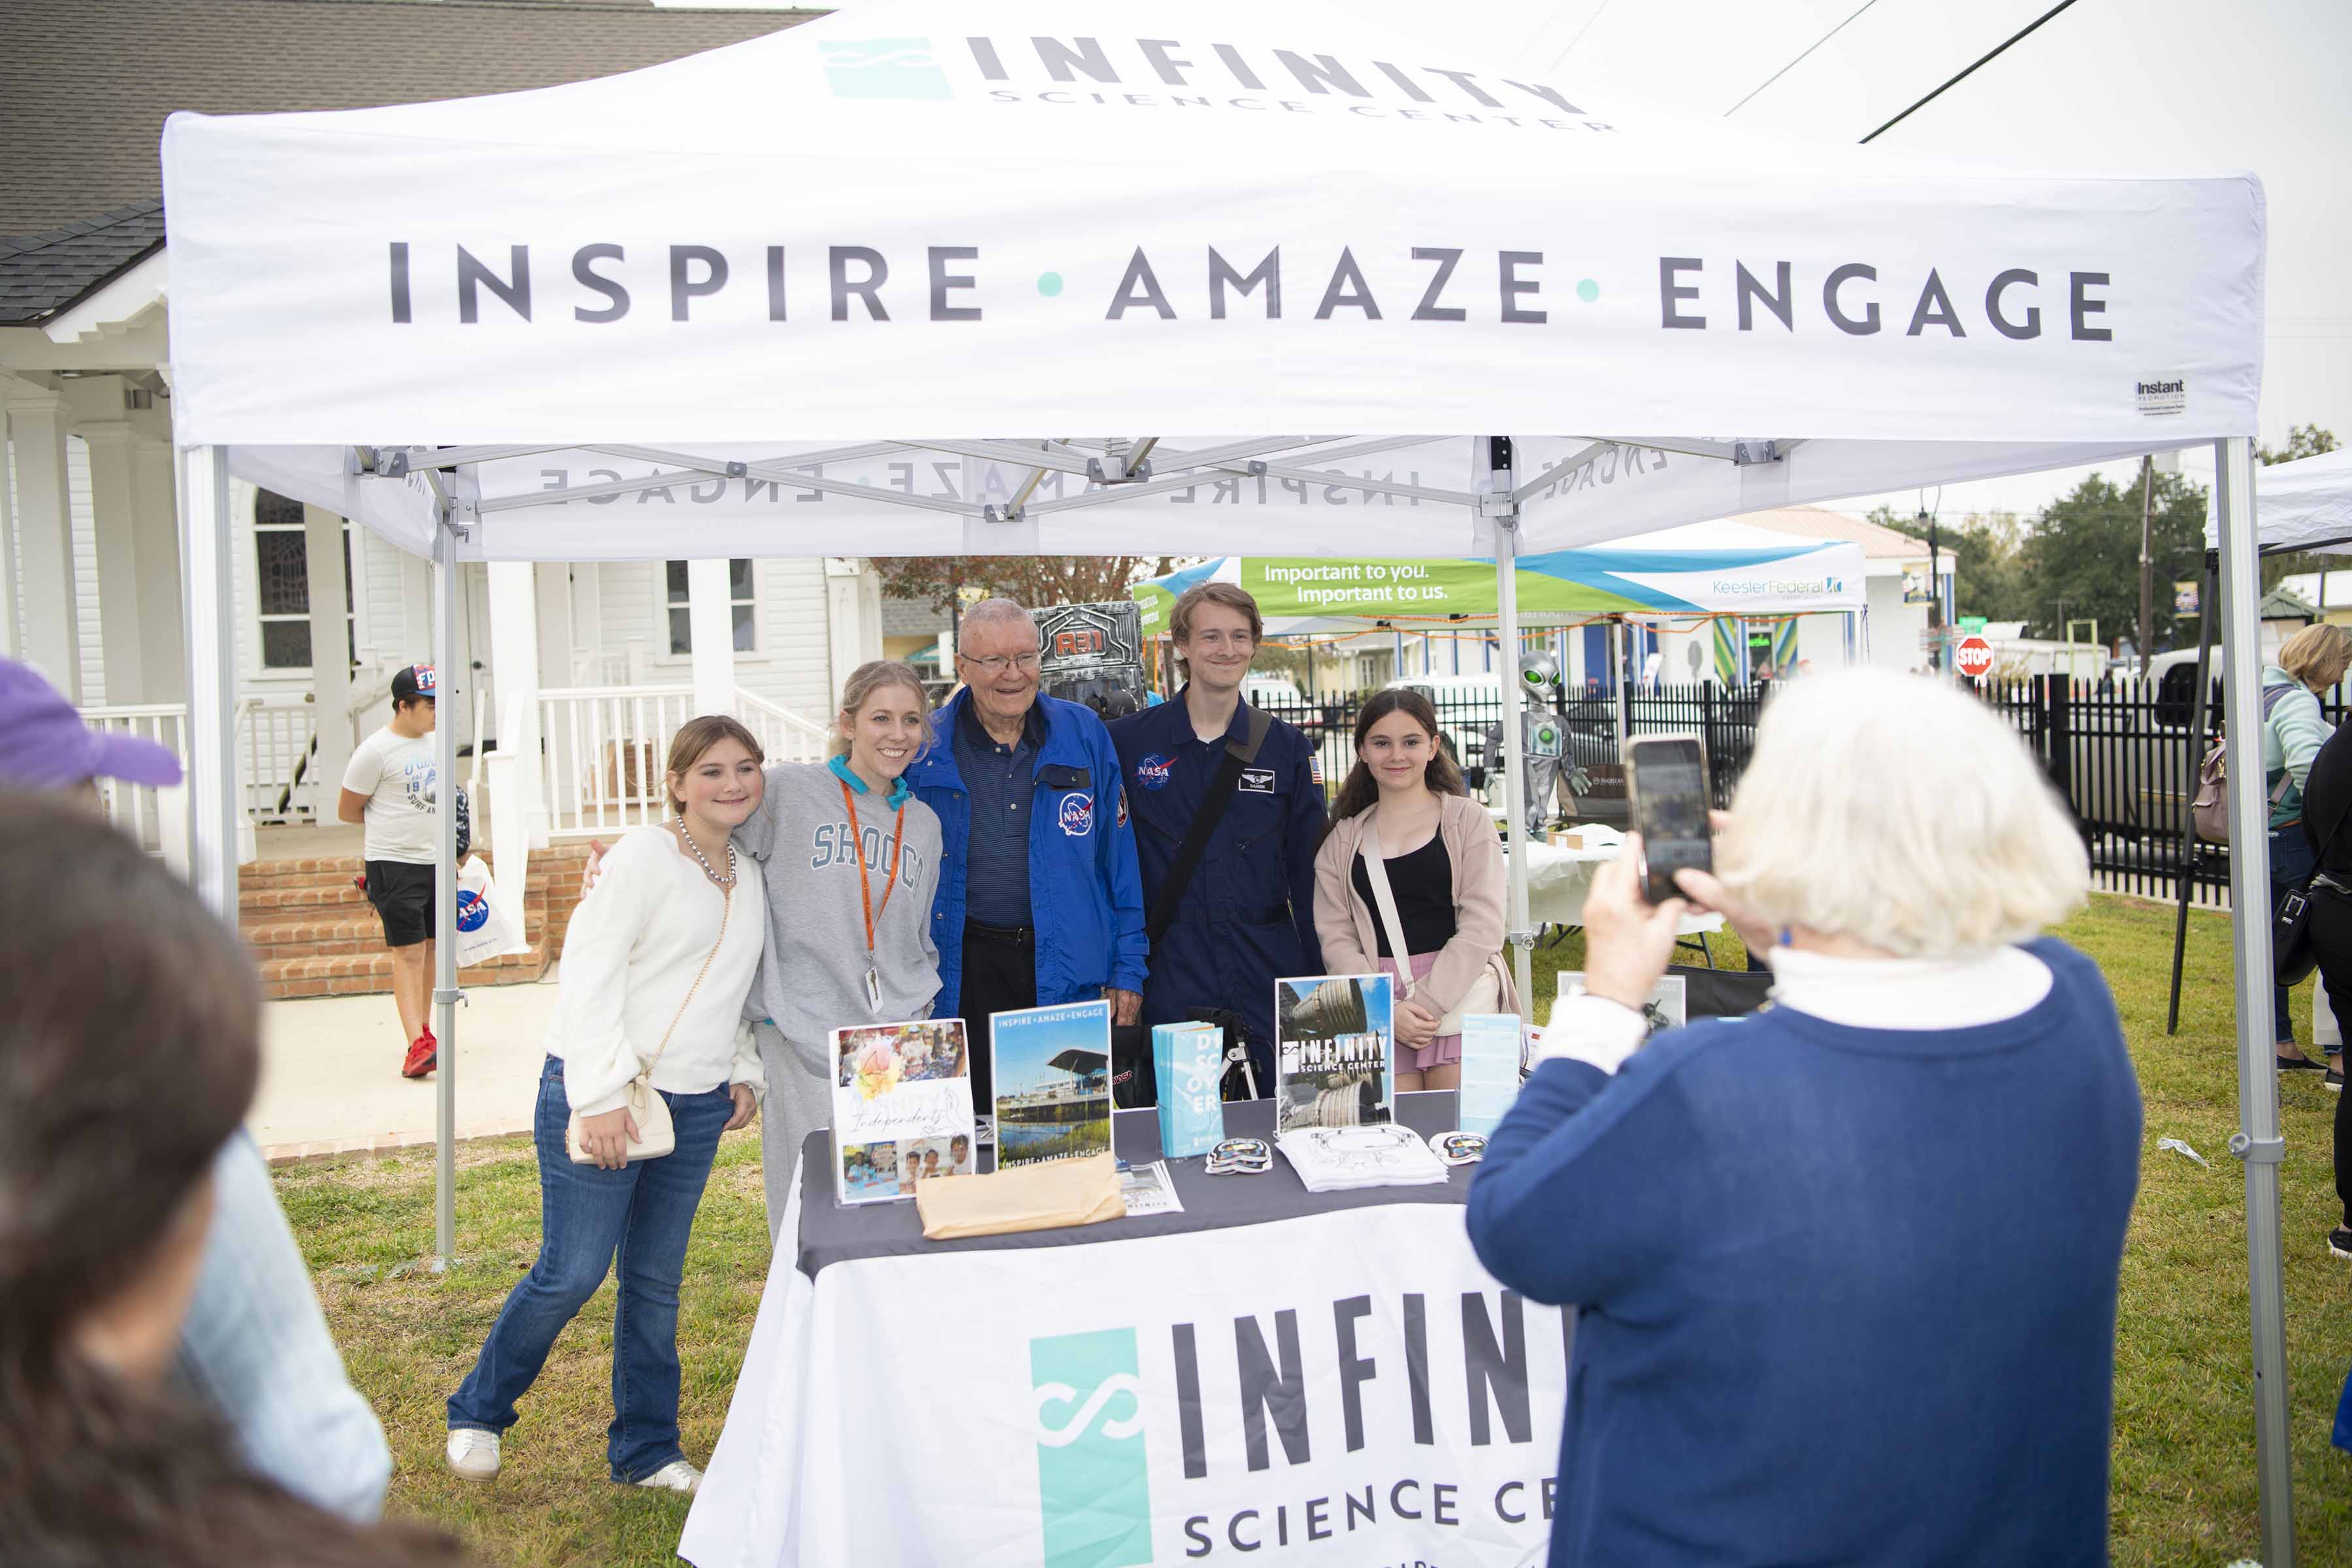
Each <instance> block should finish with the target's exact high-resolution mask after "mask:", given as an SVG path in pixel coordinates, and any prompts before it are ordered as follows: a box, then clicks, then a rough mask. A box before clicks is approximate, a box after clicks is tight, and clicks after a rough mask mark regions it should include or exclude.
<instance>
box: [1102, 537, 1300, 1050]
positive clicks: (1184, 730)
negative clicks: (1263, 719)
mask: <svg viewBox="0 0 2352 1568" xmlns="http://www.w3.org/2000/svg"><path fill="white" fill-rule="evenodd" d="M1169 630H1170V632H1171V635H1172V636H1173V637H1174V640H1175V644H1176V652H1177V656H1178V657H1179V658H1182V659H1183V660H1184V665H1185V673H1186V676H1187V680H1186V684H1185V687H1184V689H1183V690H1182V691H1181V693H1180V694H1179V695H1178V697H1177V699H1176V700H1175V701H1173V702H1168V703H1163V704H1161V705H1160V707H1157V708H1148V709H1146V710H1143V711H1142V712H1140V713H1132V714H1129V715H1128V716H1127V717H1126V718H1124V719H1120V720H1118V721H1116V722H1115V723H1113V724H1112V725H1111V727H1110V735H1111V742H1112V743H1113V744H1114V745H1116V746H1117V747H1118V763H1119V774H1120V777H1121V778H1122V780H1123V781H1124V782H1125V784H1126V785H1127V798H1128V804H1129V810H1130V811H1131V812H1132V813H1133V815H1134V817H1135V850H1136V859H1137V862H1138V864H1139V868H1141V870H1142V873H1143V907H1144V909H1145V910H1146V911H1147V912H1149V911H1150V910H1153V909H1154V908H1155V907H1156V906H1157V903H1158V900H1159V898H1160V889H1161V887H1162V886H1163V885H1164V884H1165V882H1166V881H1167V879H1168V874H1169V870H1170V867H1171V863H1172V862H1173V861H1174V860H1175V858H1176V852H1177V849H1178V847H1179V846H1181V844H1182V843H1183V842H1184V836H1185V833H1186V831H1187V830H1188V829H1189V828H1190V827H1191V826H1192V818H1193V816H1194V815H1195V814H1196V813H1197V812H1198V811H1199V810H1200V808H1201V803H1202V797H1203V795H1206V793H1207V791H1208V787H1209V783H1210V780H1211V779H1212V778H1213V776H1214V775H1215V773H1216V772H1217V766H1218V763H1220V762H1221V761H1222V760H1223V757H1224V754H1225V747H1226V743H1227V742H1229V741H1230V742H1235V743H1240V742H1244V740H1245V739H1246V738H1247V736H1248V733H1249V719H1250V708H1249V705H1248V704H1247V703H1246V702H1244V701H1243V700H1242V681H1243V680H1244V679H1245V678H1246V677H1247V676H1248V674H1249V668H1250V661H1251V660H1252V659H1253V658H1256V656H1257V644H1258V638H1259V637H1260V635H1261V634H1262V633H1263V632H1264V630H1265V622H1264V621H1263V620H1262V619H1261V618H1260V617H1259V616H1258V609H1257V601H1256V600H1255V599H1253V598H1251V597H1250V596H1249V595H1247V594H1246V593H1244V592H1243V591H1242V590H1241V589H1240V588H1237V587H1235V586H1234V585H1233V584H1229V583H1201V584H1194V585H1193V586H1192V587H1191V588H1189V589H1187V590H1185V592H1184V594H1183V595H1182V596H1181V597H1180V598H1179V599H1178V600H1177V601H1176V607H1175V609H1174V610H1173V611H1172V612H1171V614H1170V616H1169ZM1313 759H1314V747H1313V744H1312V743H1311V742H1308V740H1307V737H1306V736H1305V735H1303V734H1301V733H1299V731H1298V730H1297V727H1295V726H1293V725H1290V724H1286V723H1285V722H1283V721H1281V720H1279V719H1276V720H1275V721H1273V723H1272V724H1271V725H1270V726H1269V728H1268V729H1267V731H1266V735H1265V741H1264V742H1262V743H1261V744H1260V746H1259V748H1258V752H1257V755H1256V756H1255V758H1254V759H1252V761H1251V762H1250V763H1249V765H1248V766H1247V767H1245V768H1244V770H1243V772H1242V775H1241V784H1240V786H1239V788H1238V789H1236V790H1235V792H1234V797H1233V799H1232V801H1231V802H1230V803H1229V804H1228V805H1227V806H1226V808H1225V813H1224V816H1223V818H1222V819H1220V820H1219V821H1218V823H1217V827H1216V831H1215V833H1214V834H1213V835H1212V836H1211V837H1210V839H1209V843H1208V848H1207V850H1206V852H1205V853H1204V854H1203V855H1202V857H1201V861H1200V865H1199V867H1198V868H1197V869H1195V871H1194V872H1193V875H1192V880H1191V881H1190V882H1189V883H1188V884H1187V885H1186V887H1185V889H1184V893H1183V900H1182V902H1181V903H1180V904H1179V905H1178V906H1177V910H1176V917H1175V920H1174V921H1173V922H1172V923H1171V924H1170V926H1169V927H1168V930H1167V932H1166V934H1165V935H1164V936H1162V937H1161V938H1160V942H1159V945H1158V946H1157V947H1155V948H1154V949H1153V950H1152V953H1151V967H1150V975H1149V977H1148V978H1147V979H1146V980H1145V982H1144V988H1143V1022H1144V1024H1145V1025H1146V1026H1150V1025H1153V1024H1168V1023H1175V1022H1178V1021H1180V1020H1183V1019H1188V1018H1197V1017H1203V1016H1211V1015H1217V1014H1223V1015H1227V1016H1228V1017H1227V1018H1224V1019H1218V1020H1216V1021H1220V1022H1225V1023H1226V1026H1227V1028H1228V1030H1231V1029H1232V1027H1233V1024H1232V1023H1231V1021H1230V1018H1231V1017H1233V1016H1237V1017H1238V1018H1239V1020H1240V1026H1241V1033H1242V1035H1243V1036H1244V1038H1246V1039H1247V1041H1248V1042H1249V1049H1250V1061H1251V1066H1252V1068H1254V1070H1255V1073H1256V1075H1257V1091H1258V1093H1259V1094H1260V1095H1268V1094H1271V1093H1273V1092H1274V983H1275V981H1276V980H1277V979H1284V978H1288V977H1290V976H1294V975H1307V974H1319V973H1322V970H1323V952H1322V946H1321V944H1320V943H1319V942H1317V941H1316V937H1315V849H1316V846H1317V845H1318V843H1319V842H1320V841H1321V839H1322V836H1323V821H1324V815H1325V813H1324V805H1323V789H1322V786H1321V785H1320V784H1317V783H1316V782H1315V777H1314V763H1313Z"/></svg>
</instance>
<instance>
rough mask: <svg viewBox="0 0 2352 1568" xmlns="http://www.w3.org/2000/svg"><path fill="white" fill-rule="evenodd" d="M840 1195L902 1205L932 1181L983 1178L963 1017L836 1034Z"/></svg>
mask: <svg viewBox="0 0 2352 1568" xmlns="http://www.w3.org/2000/svg"><path fill="white" fill-rule="evenodd" d="M833 1063H834V1076H833V1195H834V1200H835V1202H836V1203H842V1204H877V1203H894V1202H896V1201H898V1200H899V1199H901V1198H911V1197H913V1196H914V1195H915V1183H916V1182H917V1181H918V1180H919V1179H920V1178H921V1177H923V1176H926V1175H933V1176H948V1175H970V1174H971V1173H972V1172H973V1171H975V1170H977V1169H978V1166H977V1164H976V1163H974V1162H975V1158H976V1156H975V1151H976V1150H977V1148H978V1147H979V1141H978V1139H977V1138H976V1137H975V1136H974V1135H973V1128H972V1114H971V1049H970V1047H969V1046H968V1044H967V1042H966V1040H965V1037H964V1027H963V1020H962V1019H961V1018H939V1019H922V1020H917V1021H914V1022H910V1023H905V1024H871V1025H865V1026H859V1027H857V1028H851V1029H835V1031H834V1032H833Z"/></svg>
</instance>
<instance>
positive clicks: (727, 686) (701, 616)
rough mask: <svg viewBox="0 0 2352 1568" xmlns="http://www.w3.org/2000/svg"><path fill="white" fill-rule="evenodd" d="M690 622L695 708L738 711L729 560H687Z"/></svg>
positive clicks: (688, 619)
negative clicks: (728, 586)
mask: <svg viewBox="0 0 2352 1568" xmlns="http://www.w3.org/2000/svg"><path fill="white" fill-rule="evenodd" d="M686 595H687V626H688V634H689V635H690V636H691V637H693V638H694V710H695V712H697V713H698V714H699V713H732V712H734V711H735V617H734V616H733V615H732V614H731V613H730V611H729V609H728V598H729V595H728V592H727V561H726V558H725V557H724V556H721V557H720V558H719V559H718V560H715V561H689V562H688V563H686Z"/></svg>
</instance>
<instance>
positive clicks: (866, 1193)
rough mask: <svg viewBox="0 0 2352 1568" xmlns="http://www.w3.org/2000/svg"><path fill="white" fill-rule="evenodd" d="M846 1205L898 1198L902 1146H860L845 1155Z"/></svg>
mask: <svg viewBox="0 0 2352 1568" xmlns="http://www.w3.org/2000/svg"><path fill="white" fill-rule="evenodd" d="M837 1174H838V1175H839V1176H840V1178H841V1193H842V1200H841V1201H842V1202H844V1203H850V1204H870V1203H877V1202H879V1201H881V1200H883V1199H887V1198H895V1197H897V1196H898V1181H899V1163H898V1145H897V1144H896V1143H857V1144H853V1145H851V1146H850V1147H848V1148H846V1149H844V1150H843V1151H842V1152H841V1168H840V1170H839V1172H838V1173H837Z"/></svg>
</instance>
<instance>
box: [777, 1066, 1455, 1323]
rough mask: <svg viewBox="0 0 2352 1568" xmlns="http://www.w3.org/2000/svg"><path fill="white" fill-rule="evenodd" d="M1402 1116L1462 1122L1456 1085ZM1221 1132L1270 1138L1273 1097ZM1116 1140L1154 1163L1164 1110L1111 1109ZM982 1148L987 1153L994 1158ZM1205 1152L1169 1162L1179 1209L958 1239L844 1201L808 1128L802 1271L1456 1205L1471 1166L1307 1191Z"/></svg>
mask: <svg viewBox="0 0 2352 1568" xmlns="http://www.w3.org/2000/svg"><path fill="white" fill-rule="evenodd" d="M1396 1103H1397V1120H1398V1121H1401V1122H1402V1123H1403V1124H1404V1125H1405V1126H1407V1127H1410V1128H1412V1130H1413V1131H1416V1132H1419V1133H1421V1134H1423V1136H1427V1135H1428V1134H1429V1133H1432V1132H1447V1131H1453V1130H1454V1127H1455V1126H1456V1125H1457V1122H1456V1121H1455V1119H1454V1117H1455V1113H1454V1092H1453V1091H1452V1090H1451V1089H1432V1090H1427V1091H1424V1092H1422V1093H1417V1094H1400V1095H1398V1096H1397V1097H1396ZM1225 1136H1226V1137H1228V1138H1263V1139H1265V1140H1266V1142H1267V1143H1268V1145H1269V1147H1270V1146H1271V1145H1272V1143H1273V1140H1274V1101H1273V1100H1242V1101H1235V1102H1233V1103H1230V1104H1228V1105H1227V1106H1226V1107H1225ZM1111 1147H1112V1151H1113V1152H1115V1153H1117V1154H1118V1157H1119V1158H1120V1159H1122V1160H1125V1161H1126V1162H1127V1163H1129V1164H1130V1165H1148V1164H1150V1163H1152V1162H1153V1161H1155V1160H1158V1159H1159V1158H1160V1113H1159V1112H1158V1111H1156V1110H1120V1111H1114V1112H1113V1113H1112V1115H1111ZM988 1157H989V1156H988V1153H987V1152H985V1151H983V1152H982V1160H983V1161H986V1160H987V1159H988ZM1204 1163H1206V1157H1205V1156H1203V1155H1198V1154H1196V1155H1193V1156H1192V1157H1191V1158H1190V1159H1183V1160H1171V1161H1169V1162H1168V1174H1169V1177H1170V1179H1171V1181H1172V1182H1173V1184H1175V1188H1176V1195H1177V1197H1178V1198H1179V1199H1181V1201H1182V1202H1183V1205H1184V1209H1183V1212H1182V1213H1181V1214H1171V1215H1160V1216H1159V1217H1156V1218H1150V1219H1115V1220H1110V1221H1108V1222H1107V1223H1105V1224H1102V1225H1087V1226H1072V1227H1070V1228H1068V1229H1065V1230H1031V1231H1023V1232H1020V1233H1019V1234H1017V1235H1013V1236H981V1237H969V1238H966V1239H963V1240H960V1241H926V1240H924V1239H923V1224H922V1220H921V1218H920V1216H919V1215H917V1214H916V1212H915V1205H914V1201H913V1200H912V1199H906V1200H902V1201H900V1202H897V1203H879V1204H860V1205H856V1206H853V1207H844V1206H842V1205H838V1204H836V1203H835V1202H834V1197H833V1134H832V1133H831V1132H829V1131H819V1132H812V1133H810V1134H809V1136H808V1142H806V1143H805V1144H803V1146H802V1149H801V1233H800V1268H801V1272H802V1273H803V1274H806V1275H807V1276H809V1278H811V1279H814V1278H816V1275H817V1271H818V1270H819V1269H822V1268H824V1266H825V1265H826V1264H828V1263H843V1262H847V1261H850V1260H852V1259H855V1258H886V1257H889V1256H892V1255H894V1254H917V1253H930V1252H976V1251H983V1250H1006V1249H1012V1248H1018V1247H1080V1246H1085V1245H1087V1243H1090V1242H1097V1241H1117V1240H1122V1239H1125V1238H1127V1237H1145V1236H1174V1235H1177V1234H1179V1233H1181V1232H1184V1231H1195V1230H1217V1229H1221V1228H1223V1226H1233V1225H1257V1224H1261V1223H1263V1222H1265V1221H1266V1220H1275V1219H1292V1218H1296V1217H1297V1216H1298V1215H1310V1214H1328V1213H1330V1212H1331V1211H1333V1210H1335V1209H1352V1208H1369V1207H1371V1206H1373V1205H1379V1204H1460V1203H1463V1202H1465V1200H1466V1199H1467V1197H1468V1195H1469V1191H1470V1175H1471V1173H1472V1172H1474V1171H1475V1170H1476V1169H1477V1167H1476V1166H1475V1165H1457V1166H1455V1167H1454V1169H1453V1170H1452V1172H1451V1173H1449V1175H1448V1179H1447V1180H1446V1181H1445V1182H1444V1184H1442V1185H1441V1184H1437V1183H1435V1182H1433V1183H1431V1184H1428V1185H1427V1186H1419V1187H1364V1188H1359V1189H1358V1190H1356V1191H1354V1192H1346V1193H1310V1192H1308V1191H1307V1188H1306V1186H1305V1185H1304V1184H1301V1183H1300V1181H1299V1179H1298V1173H1297V1172H1296V1171H1294V1170H1292V1169H1291V1168H1290V1163H1289V1162H1288V1161H1287V1160H1285V1159H1284V1158H1283V1157H1282V1155H1281V1154H1280V1153H1279V1152H1277V1153H1276V1154H1275V1156H1274V1168H1273V1169H1272V1170H1270V1171H1265V1172H1262V1173H1258V1174H1256V1175H1234V1176H1212V1175H1210V1174H1209V1173H1207V1172H1206V1171H1205V1170H1203V1169H1202V1166H1203V1164H1204Z"/></svg>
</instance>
